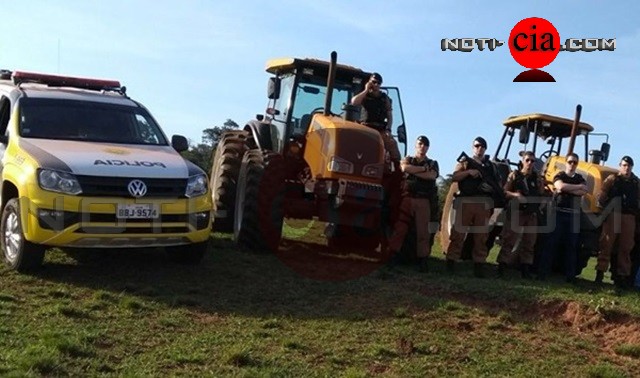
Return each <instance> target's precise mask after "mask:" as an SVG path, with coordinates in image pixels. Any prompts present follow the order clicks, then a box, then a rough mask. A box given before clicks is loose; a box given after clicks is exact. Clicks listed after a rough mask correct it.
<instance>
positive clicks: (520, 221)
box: [498, 210, 538, 265]
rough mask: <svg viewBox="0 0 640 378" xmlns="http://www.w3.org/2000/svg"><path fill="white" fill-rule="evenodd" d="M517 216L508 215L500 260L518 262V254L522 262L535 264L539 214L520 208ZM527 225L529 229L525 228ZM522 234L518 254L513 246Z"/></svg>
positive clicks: (503, 232) (509, 263)
mask: <svg viewBox="0 0 640 378" xmlns="http://www.w3.org/2000/svg"><path fill="white" fill-rule="evenodd" d="M516 214H517V216H513V214H512V215H511V216H509V217H508V219H507V222H506V223H505V225H504V228H503V229H502V235H501V236H502V248H500V253H499V254H498V262H499V263H505V264H508V265H511V264H514V263H515V262H516V256H519V259H520V263H521V264H529V265H531V264H533V257H534V246H535V244H536V237H537V234H536V230H535V227H536V226H537V225H538V215H537V214H536V213H531V212H525V211H522V210H518V211H517V212H516ZM523 227H526V228H528V229H523ZM520 235H522V239H521V240H520V245H519V246H518V254H517V255H516V254H514V253H513V247H514V246H515V245H516V242H517V241H518V237H520Z"/></svg>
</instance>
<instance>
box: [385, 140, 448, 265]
mask: <svg viewBox="0 0 640 378" xmlns="http://www.w3.org/2000/svg"><path fill="white" fill-rule="evenodd" d="M428 149H429V138H427V137H426V136H424V135H421V136H419V137H418V139H417V140H416V153H415V155H414V156H407V157H406V158H404V159H403V160H402V162H401V163H400V168H401V169H402V171H403V172H404V174H405V186H404V193H403V198H402V202H401V203H400V211H399V215H398V220H397V221H396V223H395V225H394V229H393V234H392V235H391V239H390V240H389V253H390V254H391V255H392V256H396V255H397V254H398V252H399V251H400V248H401V247H402V243H403V242H404V238H405V236H406V234H407V231H408V230H409V228H410V225H411V221H415V227H416V236H417V243H416V244H417V245H416V247H417V251H416V253H417V256H418V264H419V269H420V271H422V272H427V271H428V264H427V258H428V257H429V255H431V243H430V234H429V221H430V219H431V217H430V211H431V206H430V200H431V198H432V197H433V194H434V192H435V191H437V190H438V189H437V187H436V178H438V175H439V174H440V172H439V167H438V162H437V161H435V160H431V159H429V158H428V157H427V150H428Z"/></svg>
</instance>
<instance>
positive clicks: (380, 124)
mask: <svg viewBox="0 0 640 378" xmlns="http://www.w3.org/2000/svg"><path fill="white" fill-rule="evenodd" d="M381 85H382V76H381V75H380V74H379V73H377V72H374V73H373V74H371V76H370V77H369V80H368V81H367V82H366V83H365V87H364V90H363V91H362V92H360V93H358V94H357V95H355V96H353V98H352V99H351V104H352V105H361V106H362V108H361V110H360V122H361V123H362V124H363V125H366V126H369V127H371V128H373V129H376V130H378V131H379V132H380V136H381V137H382V142H383V143H384V148H385V150H386V152H388V153H389V157H390V159H391V161H392V162H393V163H394V166H395V167H396V168H398V165H397V164H399V162H400V150H399V149H398V143H396V141H395V139H393V137H392V136H391V127H392V126H393V109H392V107H391V99H390V98H389V96H387V94H386V93H384V92H382V91H381V90H380V86H381Z"/></svg>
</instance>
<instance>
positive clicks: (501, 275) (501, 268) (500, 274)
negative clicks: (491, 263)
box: [498, 263, 507, 278]
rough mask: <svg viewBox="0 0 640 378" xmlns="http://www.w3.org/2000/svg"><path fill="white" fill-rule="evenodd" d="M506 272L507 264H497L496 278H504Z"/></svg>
mask: <svg viewBox="0 0 640 378" xmlns="http://www.w3.org/2000/svg"><path fill="white" fill-rule="evenodd" d="M506 270H507V264H505V263H498V278H504V273H505V271H506Z"/></svg>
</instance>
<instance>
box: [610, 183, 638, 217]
mask: <svg viewBox="0 0 640 378" xmlns="http://www.w3.org/2000/svg"><path fill="white" fill-rule="evenodd" d="M616 197H620V199H621V202H622V213H624V214H636V213H637V212H638V177H636V175H633V174H632V175H631V177H630V178H624V177H622V176H621V175H618V176H616V179H615V181H614V182H613V186H612V187H611V190H610V191H609V199H610V200H611V199H614V198H616Z"/></svg>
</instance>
